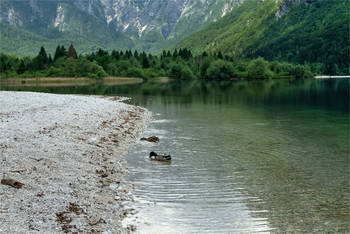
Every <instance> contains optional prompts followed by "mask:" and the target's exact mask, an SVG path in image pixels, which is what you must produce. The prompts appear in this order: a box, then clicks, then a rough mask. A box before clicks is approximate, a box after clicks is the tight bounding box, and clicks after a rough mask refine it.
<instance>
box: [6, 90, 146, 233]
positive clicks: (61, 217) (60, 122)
mask: <svg viewBox="0 0 350 234" xmlns="http://www.w3.org/2000/svg"><path fill="white" fill-rule="evenodd" d="M116 99H117V98H110V97H109V98H107V97H105V98H101V97H92V96H90V97H89V96H74V95H55V94H44V93H30V92H0V165H1V166H0V172H1V177H2V178H3V177H10V178H12V179H15V180H18V181H20V182H22V183H24V185H23V187H22V188H21V189H16V188H13V187H10V186H8V185H3V184H0V233H19V232H21V233H27V232H36V233H37V232H41V233H52V232H84V233H87V232H90V233H93V232H100V231H107V232H110V233H120V232H123V233H124V232H128V231H130V230H131V229H132V228H133V227H130V226H129V227H122V224H121V220H122V219H123V218H124V217H125V216H126V215H129V214H130V213H131V214H132V213H134V212H135V211H134V210H133V209H132V208H130V204H131V203H132V202H133V197H132V194H130V193H129V188H130V186H131V185H130V184H127V183H126V182H125V181H124V180H123V175H124V174H125V173H126V171H127V169H126V167H125V162H124V161H123V159H122V157H121V156H122V154H123V153H124V151H125V150H126V148H127V147H128V146H129V145H130V144H131V143H133V141H134V139H135V137H136V136H138V135H139V134H140V133H141V131H142V130H143V128H144V126H145V123H146V121H147V120H148V118H149V117H150V114H149V112H148V111H146V110H144V109H142V108H139V107H135V106H130V105H127V104H124V103H121V102H119V101H118V100H116ZM16 169H26V170H25V171H24V172H10V171H11V170H16Z"/></svg>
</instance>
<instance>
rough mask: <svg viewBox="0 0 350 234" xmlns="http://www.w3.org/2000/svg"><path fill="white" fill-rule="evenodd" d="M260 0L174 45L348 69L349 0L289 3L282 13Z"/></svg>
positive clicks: (324, 69)
mask: <svg viewBox="0 0 350 234" xmlns="http://www.w3.org/2000/svg"><path fill="white" fill-rule="evenodd" d="M261 2H262V1H245V2H244V3H243V4H242V5H241V6H240V7H238V8H236V9H234V10H233V11H232V12H230V13H229V14H227V15H226V16H224V17H223V18H221V19H219V20H218V21H217V22H215V23H213V24H211V25H209V26H208V27H206V28H204V29H202V30H200V31H198V32H196V33H194V34H193V35H192V36H190V37H188V38H186V39H185V40H183V41H181V42H179V43H178V44H177V45H175V46H174V47H173V48H180V47H187V48H188V49H191V51H193V52H194V53H200V52H201V51H203V50H206V51H217V50H221V51H225V52H226V53H227V54H228V55H233V56H241V57H248V58H255V57H259V56H261V57H264V58H265V59H267V60H270V61H272V60H277V61H286V62H289V63H294V64H307V65H308V66H310V67H311V68H312V70H313V71H315V72H316V73H320V74H327V75H348V74H349V72H350V70H349V69H350V68H349V49H350V47H349V46H350V37H349V27H350V21H349V17H350V14H349V12H350V9H349V5H350V4H349V1H301V3H300V4H292V3H291V2H290V3H289V4H290V6H288V7H287V9H285V10H284V11H283V10H281V12H279V11H278V10H279V6H278V5H276V4H275V1H265V2H263V3H261ZM294 2H296V1H294ZM276 12H277V13H279V14H280V15H279V16H278V14H277V13H276Z"/></svg>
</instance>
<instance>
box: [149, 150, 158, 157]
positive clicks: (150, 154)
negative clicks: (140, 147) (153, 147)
mask: <svg viewBox="0 0 350 234" xmlns="http://www.w3.org/2000/svg"><path fill="white" fill-rule="evenodd" d="M152 156H157V154H156V153H155V152H153V151H152V152H151V153H149V157H152Z"/></svg>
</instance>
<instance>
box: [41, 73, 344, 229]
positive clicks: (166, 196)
mask: <svg viewBox="0 0 350 234" xmlns="http://www.w3.org/2000/svg"><path fill="white" fill-rule="evenodd" d="M43 89H45V90H43ZM47 89H48V88H38V90H37V91H45V92H48V90H47ZM49 92H58V93H89V94H107V95H123V96H130V97H132V101H131V102H132V103H133V104H137V105H140V106H144V107H146V108H147V109H149V110H150V111H152V112H153V113H154V116H153V121H152V122H150V124H149V126H148V128H147V130H146V132H145V133H144V136H146V137H147V136H151V135H156V136H158V137H160V139H161V141H160V143H157V144H154V143H146V142H141V141H137V142H136V144H135V145H133V146H132V147H130V149H129V150H128V152H127V154H126V158H127V161H128V162H129V164H128V165H129V170H130V171H131V174H130V175H129V176H128V180H130V181H131V182H133V183H135V184H136V186H135V190H134V193H135V195H136V197H137V199H136V200H137V201H138V203H136V204H138V206H139V209H140V215H139V216H144V218H143V219H141V218H137V219H136V220H139V221H138V222H139V223H140V227H139V229H138V230H139V232H141V233H155V232H159V233H252V232H253V233H254V232H264V231H265V232H299V233H300V232H302V233H310V232H314V233H326V232H330V233H334V232H340V233H346V232H349V220H350V217H349V205H350V202H349V80H347V79H334V80H305V81H303V80H294V81H288V80H271V81H252V82H248V81H240V82H208V83H202V82H174V83H167V84H157V83H143V84H137V85H125V86H102V85H100V86H98V85H95V86H88V87H65V88H52V89H50V90H49ZM152 150H153V151H156V152H158V153H169V154H171V155H172V156H173V161H172V163H171V164H164V163H161V162H154V161H150V160H149V159H148V154H149V152H150V151H152Z"/></svg>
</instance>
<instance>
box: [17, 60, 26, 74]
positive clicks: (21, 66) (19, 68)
mask: <svg viewBox="0 0 350 234" xmlns="http://www.w3.org/2000/svg"><path fill="white" fill-rule="evenodd" d="M25 71H26V66H25V65H24V61H23V60H21V63H20V64H19V66H18V68H17V74H23V73H24V72H25Z"/></svg>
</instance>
